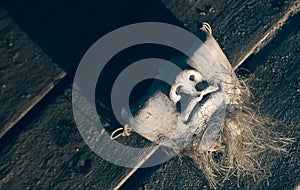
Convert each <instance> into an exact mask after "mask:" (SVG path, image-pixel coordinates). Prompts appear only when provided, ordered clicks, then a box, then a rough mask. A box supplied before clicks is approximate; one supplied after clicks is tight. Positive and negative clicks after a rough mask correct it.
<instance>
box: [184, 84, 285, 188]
mask: <svg viewBox="0 0 300 190" xmlns="http://www.w3.org/2000/svg"><path fill="white" fill-rule="evenodd" d="M237 86H238V88H239V89H240V91H239V94H236V96H239V97H238V98H237V102H235V103H234V104H232V105H231V106H229V107H228V109H227V116H226V118H225V120H224V121H223V124H222V128H221V132H220V135H219V138H218V140H217V141H216V142H215V144H214V147H213V150H211V151H206V152H199V144H200V141H201V136H197V137H195V138H194V139H193V140H192V143H190V145H189V146H188V147H186V149H185V150H184V152H183V154H184V155H187V156H189V157H190V158H192V159H193V161H194V162H195V164H196V165H197V166H198V167H199V168H200V169H201V170H202V171H203V174H204V175H205V177H206V178H207V180H208V182H209V184H210V186H211V187H212V188H217V187H219V186H222V184H224V182H225V180H227V179H229V178H230V177H231V176H233V175H234V176H236V177H237V179H239V178H240V177H245V176H248V175H249V176H252V177H253V178H254V179H258V178H260V179H262V178H264V177H266V176H267V174H268V170H269V168H268V166H267V164H263V162H265V159H266V157H267V155H270V152H269V151H273V152H274V151H275V152H284V151H285V147H286V146H287V145H288V144H289V143H290V142H291V139H288V138H281V137H280V134H278V133H275V132H274V131H273V128H274V126H275V125H276V124H278V123H276V122H274V121H272V120H271V119H270V118H268V117H265V116H262V115H261V114H260V112H259V109H258V108H257V107H256V106H255V105H254V104H253V103H251V102H253V99H252V98H251V93H250V91H249V89H248V88H247V85H246V84H245V81H243V80H240V79H239V81H238V83H237Z"/></svg>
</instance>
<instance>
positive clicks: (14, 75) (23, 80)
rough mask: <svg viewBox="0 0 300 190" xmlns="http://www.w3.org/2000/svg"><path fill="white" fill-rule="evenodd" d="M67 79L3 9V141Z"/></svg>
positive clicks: (0, 29)
mask: <svg viewBox="0 0 300 190" xmlns="http://www.w3.org/2000/svg"><path fill="white" fill-rule="evenodd" d="M64 76H65V72H64V71H63V70H62V69H61V68H60V67H59V66H57V65H56V64H55V63H54V62H53V61H52V60H51V59H50V58H49V57H48V56H47V55H45V54H44V52H43V51H42V50H41V49H40V48H39V47H38V46H37V45H35V44H34V43H33V42H32V41H31V40H30V38H29V37H28V36H27V35H26V34H25V33H24V32H23V31H22V30H21V29H20V28H19V27H18V26H17V25H16V24H15V23H14V21H13V20H12V19H11V18H10V17H9V15H8V14H7V12H6V11H5V10H3V9H2V8H0V107H1V109H0V139H1V137H2V136H3V135H4V134H5V133H6V132H7V131H8V130H9V129H10V128H12V127H13V126H14V125H15V124H16V123H17V122H18V121H19V120H20V119H21V118H22V117H23V116H24V115H25V114H26V113H27V112H28V111H29V110H30V109H31V108H32V107H33V106H34V105H36V104H37V102H39V101H40V99H41V98H43V97H44V96H45V94H47V93H48V92H49V91H50V90H51V89H52V88H53V87H54V85H55V82H56V81H58V80H60V79H61V78H63V77H64Z"/></svg>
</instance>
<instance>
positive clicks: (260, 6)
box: [0, 0, 295, 189]
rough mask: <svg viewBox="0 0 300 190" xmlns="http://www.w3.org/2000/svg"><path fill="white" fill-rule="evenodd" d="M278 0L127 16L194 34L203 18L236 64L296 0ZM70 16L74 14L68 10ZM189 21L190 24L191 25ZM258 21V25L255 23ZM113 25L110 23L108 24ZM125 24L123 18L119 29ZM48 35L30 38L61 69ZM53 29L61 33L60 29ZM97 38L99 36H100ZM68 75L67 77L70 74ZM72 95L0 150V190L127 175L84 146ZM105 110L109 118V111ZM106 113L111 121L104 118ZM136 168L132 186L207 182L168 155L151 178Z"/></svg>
mask: <svg viewBox="0 0 300 190" xmlns="http://www.w3.org/2000/svg"><path fill="white" fill-rule="evenodd" d="M276 2H277V1H276ZM276 2H275V1H270V0H265V1H260V2H256V1H244V2H243V3H235V1H227V2H225V1H222V2H220V3H218V2H212V1H197V2H195V1H194V2H193V1H177V2H176V3H175V1H169V2H163V4H159V6H158V5H157V1H156V2H155V3H156V4H155V5H152V6H151V3H150V4H148V5H149V6H144V8H143V9H139V10H138V11H137V12H138V13H137V14H134V13H135V12H134V10H133V13H132V16H131V18H134V19H133V20H135V21H150V20H151V21H154V20H155V21H160V20H161V21H165V22H167V21H169V22H172V23H173V22H174V23H176V21H170V19H172V17H170V16H169V10H170V11H171V12H172V13H173V14H174V15H175V16H176V18H178V20H179V21H177V23H180V22H182V23H183V25H184V26H185V27H186V28H187V29H188V30H190V31H192V32H195V30H196V28H197V27H198V26H197V23H198V22H201V21H204V20H205V21H208V22H209V23H210V24H212V26H213V29H214V35H215V36H216V38H217V41H218V42H219V43H220V45H221V47H223V49H224V50H225V53H226V54H227V56H228V57H229V59H230V61H231V62H232V63H233V64H237V63H238V60H239V59H241V58H242V57H243V56H244V55H245V54H246V53H247V52H248V51H249V49H251V48H252V47H253V46H254V45H255V44H256V43H257V42H258V41H259V40H260V39H261V38H262V36H264V34H265V33H266V32H267V31H269V29H270V27H272V26H273V25H274V24H275V23H276V22H277V21H278V19H280V18H281V17H282V16H283V15H284V14H285V13H286V11H287V10H289V8H290V6H291V5H292V4H293V3H294V2H295V1H289V2H287V1H282V4H280V3H279V4H276ZM274 3H275V4H274ZM210 4H211V5H210ZM163 6H166V8H163ZM211 6H212V7H213V9H211ZM157 7H159V9H158V10H159V11H158V12H156V11H157V10H156V8H157ZM266 7H267V8H266ZM202 9H203V10H204V11H206V12H207V13H205V14H206V15H204V14H203V13H202V12H201V11H202ZM75 10H78V9H75ZM83 10H84V9H83ZM263 12H264V13H263ZM229 13H230V14H229ZM45 14H46V13H45ZM68 14H70V15H72V14H78V13H74V12H72V11H71V12H69V13H68ZM46 15H47V14H46ZM50 15H51V14H49V13H48V15H47V16H48V17H50ZM137 15H138V16H137ZM202 15H203V16H202ZM249 15H250V17H249ZM251 15H252V16H251ZM118 16H120V15H118ZM137 17H138V18H137ZM70 18H71V17H70ZM99 19H100V18H99ZM102 19H104V20H105V19H107V21H106V22H107V23H109V19H108V17H106V18H102ZM125 20H126V19H125ZM190 20H191V22H189V21H190ZM100 21H101V19H100ZM100 21H98V22H100ZM249 21H251V22H249ZM256 21H257V22H259V24H258V25H259V26H257V23H256ZM262 21H264V22H262ZM111 22H112V23H114V21H113V20H112V21H111ZM130 22H132V20H131V21H130ZM130 22H129V21H128V22H127V21H124V22H123V21H122V23H123V24H124V23H130ZM112 25H113V24H112ZM265 25H266V26H265ZM52 26H53V25H52ZM97 26H99V23H98V25H97ZM50 28H51V27H50ZM111 28H114V27H111ZM29 29H30V27H29V28H27V30H29ZM46 31H49V30H45V31H44V30H40V31H39V32H40V33H39V36H40V37H39V39H40V40H39V39H37V38H35V40H36V41H37V42H39V43H41V44H44V46H43V47H44V48H43V49H44V50H45V51H46V52H47V50H49V51H50V50H51V51H50V55H53V56H54V57H56V58H57V60H60V65H62V64H63V63H62V62H63V60H66V59H67V58H66V57H65V58H64V59H59V57H60V55H61V54H60V53H58V51H57V50H53V49H54V47H53V46H54V45H53V44H52V45H49V43H50V42H49V40H48V41H44V40H43V36H44V37H46V36H48V37H49V39H52V37H53V33H51V32H49V33H47V35H45V34H44V33H46ZM50 31H51V30H50ZM55 31H59V29H57V30H55ZM102 32H103V31H102ZM84 34H86V33H84ZM102 34H103V33H102ZM102 34H97V35H98V37H100V36H101V35H102ZM77 35H78V36H79V37H80V34H78V33H77ZM97 35H92V36H93V38H89V43H91V42H92V40H93V39H94V40H96V39H97V38H96V36H97ZM33 37H34V36H33ZM60 37H61V38H59V39H62V40H63V37H62V36H61V35H60ZM54 39H55V38H54ZM71 39H73V38H71ZM63 41H64V40H63ZM70 41H72V40H70ZM83 41H84V40H83ZM42 42H44V43H42ZM64 42H66V41H64ZM47 44H48V45H49V46H47ZM50 44H51V43H50ZM66 44H67V45H70V44H72V43H66ZM68 47H70V46H66V47H61V50H62V51H66V50H64V48H68ZM74 47H78V48H80V47H81V48H82V47H84V48H87V47H88V43H87V44H85V43H81V44H80V45H74ZM84 48H82V49H80V52H81V53H82V52H84ZM74 52H75V53H76V52H79V50H76V48H74V49H72V51H70V52H69V54H68V56H70V57H72V55H74V54H75V53H74ZM237 54H238V55H237ZM77 56H78V57H80V56H79V55H77ZM76 61H78V58H77V59H73V58H72V61H70V62H69V64H70V65H67V66H65V68H70V67H74V65H76V64H77V63H74V62H76ZM72 64H73V65H72ZM120 64H121V63H120ZM69 71H70V72H71V71H72V69H69ZM70 93H71V88H70V87H68V88H67V89H66V90H65V91H64V93H63V94H60V95H59V96H58V97H56V98H54V99H53V100H52V101H51V102H49V105H48V106H47V107H45V108H44V109H43V110H41V111H40V113H39V114H38V115H37V116H36V117H35V118H34V119H33V120H32V121H31V122H30V123H28V124H27V125H26V127H25V129H24V130H22V131H21V132H20V134H19V135H18V136H16V137H15V138H13V139H12V140H11V141H10V143H9V144H8V145H7V146H5V147H4V148H3V149H1V150H0V162H1V163H3V164H1V166H0V171H1V174H0V182H1V183H0V184H1V185H0V188H1V189H25V188H29V189H85V188H86V189H113V188H114V187H115V186H116V185H117V184H118V183H119V182H120V181H121V180H122V179H123V178H124V177H125V176H126V175H127V174H128V173H130V172H131V169H128V168H123V167H119V166H116V165H113V164H111V163H109V162H107V161H105V160H103V159H102V158H100V157H98V156H97V155H96V154H95V153H93V152H92V151H91V150H90V149H89V148H88V146H87V145H85V143H84V142H83V140H82V139H81V136H80V134H79V133H78V131H77V128H76V126H75V123H74V120H73V114H72V107H71V103H70V98H71V95H70ZM100 103H103V102H100ZM107 112H108V113H109V110H107ZM107 115H108V117H109V115H110V114H107ZM109 119H110V118H108V120H109ZM129 141H132V143H138V144H139V145H140V146H142V145H143V143H146V141H142V143H141V139H140V138H138V137H137V136H133V138H130V139H129ZM141 159H142V158H141ZM150 170H151V169H150ZM141 171H142V173H139V175H141V176H142V175H145V177H149V179H148V180H146V179H141V178H136V179H137V180H138V181H140V183H137V182H136V181H135V182H134V184H135V185H136V186H135V188H150V189H151V188H157V187H160V188H168V187H172V188H193V187H195V188H199V187H201V186H202V187H204V186H205V184H204V183H203V181H205V179H204V178H203V177H202V176H201V174H200V173H199V171H198V170H197V169H196V168H195V167H194V166H193V165H192V164H191V162H189V161H187V162H180V161H179V160H178V159H176V158H174V159H173V160H171V161H170V162H168V163H165V164H163V165H162V166H158V167H155V170H154V173H151V172H149V170H141ZM145 172H148V174H147V173H145ZM169 174H171V175H169ZM141 176H140V177H141ZM178 176H180V178H178ZM184 176H185V177H184ZM135 177H136V176H135ZM176 182H178V183H176ZM172 184H174V185H172ZM175 184H176V186H175ZM131 185H132V184H131Z"/></svg>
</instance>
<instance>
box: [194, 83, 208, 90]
mask: <svg viewBox="0 0 300 190" xmlns="http://www.w3.org/2000/svg"><path fill="white" fill-rule="evenodd" d="M208 86H209V85H208V82H206V81H201V82H199V83H198V84H196V86H195V88H196V90H197V91H203V90H204V89H206V88H207V87H208Z"/></svg>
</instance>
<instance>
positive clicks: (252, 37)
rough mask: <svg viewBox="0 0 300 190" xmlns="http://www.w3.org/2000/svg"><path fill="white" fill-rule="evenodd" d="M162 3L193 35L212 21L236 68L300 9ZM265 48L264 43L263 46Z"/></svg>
mask: <svg viewBox="0 0 300 190" xmlns="http://www.w3.org/2000/svg"><path fill="white" fill-rule="evenodd" d="M162 3H163V4H164V5H165V6H166V7H167V8H168V9H169V10H170V11H171V12H172V13H173V14H174V15H175V16H176V18H178V20H180V21H181V22H182V23H184V26H185V27H186V28H188V29H189V30H190V31H192V32H196V31H197V29H198V28H199V23H201V22H202V21H206V22H209V23H210V24H211V25H212V28H213V29H214V32H213V34H214V36H215V38H216V40H217V41H218V42H219V44H220V45H221V47H222V49H223V51H224V52H225V54H226V55H227V57H228V59H229V61H230V62H231V63H232V64H233V67H236V66H237V65H239V64H241V63H242V62H243V61H244V60H245V58H246V57H247V56H245V53H247V54H248V56H249V54H251V53H254V52H255V51H257V50H258V49H257V48H260V45H259V44H261V43H262V42H261V41H262V40H266V39H265V38H268V39H269V40H270V39H271V37H272V35H274V34H273V33H274V32H275V31H276V29H278V27H280V26H281V25H283V24H284V22H285V21H286V19H287V18H288V17H289V15H291V14H294V13H295V12H297V11H298V9H299V1H297V0H294V1H283V0H281V1H275V0H264V1H259V2H258V1H252V0H249V1H226V0H221V1H211V0H203V1H193V0H191V1H186V0H162ZM261 45H262V44H261Z"/></svg>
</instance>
